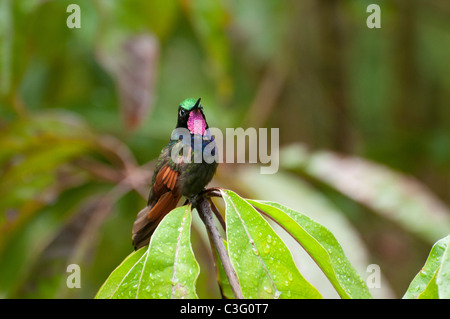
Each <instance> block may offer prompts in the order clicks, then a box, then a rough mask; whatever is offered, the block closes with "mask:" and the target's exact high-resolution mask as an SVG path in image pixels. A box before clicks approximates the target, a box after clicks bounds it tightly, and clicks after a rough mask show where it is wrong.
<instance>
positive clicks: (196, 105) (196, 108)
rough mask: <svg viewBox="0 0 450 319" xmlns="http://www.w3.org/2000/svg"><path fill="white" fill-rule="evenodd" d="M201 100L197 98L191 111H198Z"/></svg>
mask: <svg viewBox="0 0 450 319" xmlns="http://www.w3.org/2000/svg"><path fill="white" fill-rule="evenodd" d="M201 99H202V98H199V99H198V100H197V102H195V105H194V107H193V108H192V110H198V107H199V106H200V100H201Z"/></svg>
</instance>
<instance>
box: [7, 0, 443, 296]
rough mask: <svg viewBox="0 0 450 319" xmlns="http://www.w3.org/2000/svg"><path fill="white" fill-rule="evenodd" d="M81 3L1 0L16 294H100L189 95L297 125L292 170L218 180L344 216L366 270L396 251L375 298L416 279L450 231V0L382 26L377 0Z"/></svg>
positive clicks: (411, 4) (11, 273)
mask: <svg viewBox="0 0 450 319" xmlns="http://www.w3.org/2000/svg"><path fill="white" fill-rule="evenodd" d="M72 2H73V1H69V0H58V1H39V0H22V1H13V0H0V297H17V298H30V297H39V298H53V297H73V298H83V297H84V298H92V297H94V296H95V294H96V292H97V291H98V289H99V287H100V286H101V285H102V283H103V282H105V280H106V278H107V276H108V275H109V274H110V273H111V272H112V270H113V269H114V268H115V267H116V266H117V265H118V264H119V263H120V262H121V261H122V260H123V259H124V258H125V257H126V256H128V255H129V254H130V253H131V251H132V246H131V226H132V224H133V221H134V218H135V216H136V213H137V212H138V211H139V210H140V209H141V208H142V207H143V206H144V205H145V199H146V197H147V195H148V184H149V182H150V179H151V176H152V168H153V164H154V163H153V160H154V159H155V158H156V157H157V156H158V154H159V152H160V150H161V148H162V147H163V146H164V145H165V144H166V143H167V141H168V139H169V138H170V133H171V131H172V129H173V128H174V127H175V124H176V111H177V105H178V104H179V103H180V101H182V100H183V99H185V98H187V97H202V102H203V103H204V107H205V110H206V112H207V114H208V115H207V116H208V123H210V125H211V126H212V127H218V128H220V129H225V128H227V127H233V128H236V127H243V128H244V129H245V128H247V127H256V128H259V127H269V128H270V127H275V128H279V129H280V146H281V147H282V150H281V151H280V164H281V165H280V170H279V172H278V173H277V174H274V175H260V174H259V170H257V169H256V168H255V167H253V166H250V165H249V164H244V165H238V164H232V163H229V164H221V165H219V169H218V171H217V174H216V177H215V179H214V180H213V182H212V184H213V185H217V186H221V187H225V188H227V189H230V190H233V191H236V192H238V193H239V194H240V195H241V196H243V197H245V198H254V199H261V200H267V201H276V202H279V203H282V204H284V205H286V206H289V207H291V208H293V209H295V210H298V211H301V212H304V213H305V214H307V215H308V216H310V217H311V218H313V219H315V220H317V221H318V222H320V223H321V224H323V225H324V226H326V227H327V228H328V229H330V231H332V233H333V234H334V235H335V236H336V238H337V240H338V241H339V243H341V246H342V249H343V250H344V252H345V254H346V255H347V256H348V258H349V260H350V261H351V263H352V264H353V265H355V268H357V271H358V272H359V273H360V274H365V272H366V269H367V265H368V264H378V265H380V269H381V271H382V282H381V288H379V289H377V288H375V289H372V290H371V294H372V295H373V296H374V297H396V298H400V297H402V296H403V295H404V294H405V292H406V291H407V289H408V286H409V284H410V282H411V280H412V279H413V278H414V276H415V275H416V274H417V270H418V269H420V268H421V267H422V266H423V264H424V261H425V260H426V258H427V256H428V253H429V252H430V250H431V247H432V245H433V244H434V243H435V242H436V241H437V240H439V239H441V238H444V237H445V236H446V235H448V234H449V233H450V226H449V218H450V217H449V208H448V207H449V206H450V108H449V107H448V105H449V101H450V79H449V77H448V74H449V73H450V62H449V59H448V52H450V19H449V17H450V4H449V3H448V1H444V0H430V1H427V2H421V1H407V0H395V1H390V2H378V3H379V5H380V7H381V18H382V28H381V29H369V28H367V25H366V19H367V15H368V13H367V12H366V8H367V6H368V5H369V4H371V3H376V2H377V1H369V0H348V1H338V0H329V1H314V0H305V1H285V2H281V1H277V0H263V1H255V0H253V1H238V0H214V1H206V0H202V1H186V0H171V1H159V0H158V1H138V0H124V1H108V0H79V1H77V2H76V3H77V4H78V5H79V6H80V9H81V28H79V29H69V28H67V26H66V19H67V16H68V14H69V13H67V12H66V9H67V6H68V5H69V4H71V3H72ZM192 225H193V226H192V235H193V238H192V245H193V249H194V252H195V256H196V258H197V260H198V262H199V264H200V268H201V269H209V268H211V269H213V267H210V266H211V265H212V263H213V256H210V255H209V254H208V253H207V252H206V250H205V249H204V247H205V245H206V246H208V243H207V237H206V235H205V233H204V232H203V231H202V229H203V228H202V227H198V226H199V220H198V217H197V216H196V215H195V214H193V216H192ZM273 227H274V228H276V227H277V226H276V225H273ZM205 238H206V239H205ZM283 239H284V238H283ZM205 242H206V244H205ZM290 244H295V243H289V242H288V241H287V245H288V246H289V245H290ZM293 257H294V260H302V262H300V264H301V265H302V267H303V269H302V274H304V275H305V277H306V279H307V280H308V281H310V282H311V283H313V284H314V286H315V287H317V288H318V289H319V290H320V291H321V293H322V291H324V290H325V292H324V293H323V296H324V297H336V294H335V292H334V291H333V288H332V287H331V285H329V283H328V284H327V283H324V280H323V275H321V274H316V273H315V272H314V270H312V267H308V264H307V263H305V262H303V261H304V260H306V259H307V258H308V256H307V255H302V254H301V253H299V254H294V256H293ZM71 263H76V264H79V265H80V269H81V288H80V289H76V288H74V289H69V288H67V286H66V285H65V281H66V278H67V276H68V273H67V272H66V269H67V265H69V264H71ZM202 276H203V277H202ZM321 276H322V277H321ZM363 277H364V276H363ZM214 278H215V273H214V271H211V272H210V273H208V272H204V273H203V272H202V273H201V274H200V276H199V278H198V280H197V290H196V291H197V294H198V297H200V298H215V297H220V291H218V290H217V289H215V288H212V287H211V285H209V284H208V283H210V282H212V281H214ZM322 284H323V285H324V287H325V289H323V288H322V286H321V285H322Z"/></svg>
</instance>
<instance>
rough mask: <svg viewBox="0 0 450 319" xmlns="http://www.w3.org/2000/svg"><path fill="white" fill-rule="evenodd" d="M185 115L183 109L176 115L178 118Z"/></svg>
mask: <svg viewBox="0 0 450 319" xmlns="http://www.w3.org/2000/svg"><path fill="white" fill-rule="evenodd" d="M185 114H186V110H185V109H183V108H180V112H179V113H178V115H179V116H183V115H185Z"/></svg>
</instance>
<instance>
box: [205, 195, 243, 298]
mask: <svg viewBox="0 0 450 319" xmlns="http://www.w3.org/2000/svg"><path fill="white" fill-rule="evenodd" d="M196 208H197V211H198V213H199V215H200V218H201V219H202V221H203V223H204V224H205V226H206V229H207V231H208V234H209V236H210V238H211V239H212V242H213V244H214V246H215V247H216V249H217V253H218V254H219V258H220V260H221V261H222V264H223V269H224V271H225V274H226V275H227V278H228V281H229V282H230V286H231V290H232V291H233V294H234V296H235V297H236V298H237V299H243V298H244V296H243V295H242V291H241V286H240V285H239V281H238V279H237V276H236V273H235V271H234V269H233V266H232V265H231V260H230V257H229V256H228V253H227V250H226V248H225V245H224V243H223V241H222V236H220V233H219V230H218V229H217V227H216V225H215V224H214V220H213V217H212V211H211V206H210V203H209V201H208V200H207V199H206V198H205V197H203V196H199V198H198V199H197V203H196Z"/></svg>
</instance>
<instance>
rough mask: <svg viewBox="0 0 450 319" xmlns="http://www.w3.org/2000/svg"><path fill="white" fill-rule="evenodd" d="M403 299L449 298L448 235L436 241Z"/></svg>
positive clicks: (449, 245) (449, 241) (449, 247)
mask: <svg viewBox="0 0 450 319" xmlns="http://www.w3.org/2000/svg"><path fill="white" fill-rule="evenodd" d="M403 298H405V299H417V298H419V299H430V298H433V299H434V298H445V299H447V298H450V235H448V236H447V237H444V238H442V239H441V240H439V241H437V242H436V243H435V244H434V245H433V248H432V249H431V252H430V254H429V256H428V258H427V261H426V262H425V265H424V266H423V267H422V269H421V270H420V272H419V273H418V274H417V275H416V277H414V279H413V281H412V282H411V284H410V285H409V287H408V290H407V291H406V293H405V295H404V296H403Z"/></svg>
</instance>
